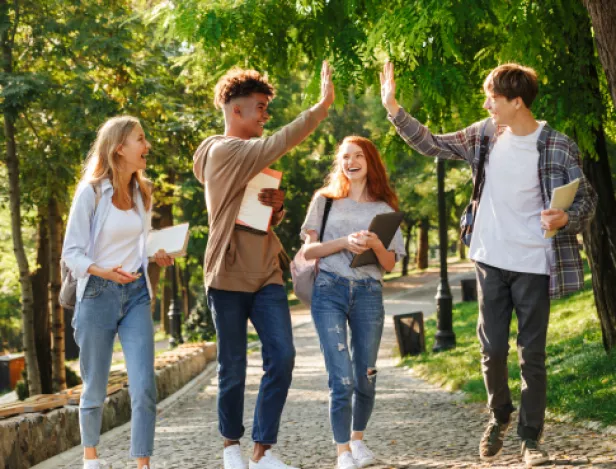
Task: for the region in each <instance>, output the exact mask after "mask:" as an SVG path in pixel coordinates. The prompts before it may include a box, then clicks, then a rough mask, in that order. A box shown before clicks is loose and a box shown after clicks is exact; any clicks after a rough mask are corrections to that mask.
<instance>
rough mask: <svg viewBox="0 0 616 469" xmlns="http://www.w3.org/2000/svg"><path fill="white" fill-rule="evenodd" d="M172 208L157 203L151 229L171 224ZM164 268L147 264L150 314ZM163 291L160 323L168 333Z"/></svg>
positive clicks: (154, 306) (154, 303)
mask: <svg viewBox="0 0 616 469" xmlns="http://www.w3.org/2000/svg"><path fill="white" fill-rule="evenodd" d="M172 208H173V207H172V206H171V205H159V206H157V207H156V209H155V210H154V211H153V216H152V228H153V229H155V230H159V229H161V228H165V227H167V226H171V225H173V213H172ZM165 270H166V269H161V268H160V267H158V265H157V264H156V262H152V263H150V265H149V266H148V276H149V278H150V284H151V285H152V306H151V308H152V314H154V310H155V308H156V298H157V296H158V286H159V284H160V276H161V272H163V274H164V271H165ZM164 275H166V274H164ZM164 293H165V292H164V291H163V292H160V299H161V301H160V324H161V326H162V327H163V330H164V331H165V333H167V334H168V333H169V327H168V326H169V320H168V319H167V318H166V314H167V310H168V308H169V305H167V309H165V307H164V303H165V301H164V300H165V295H164ZM167 298H168V297H167Z"/></svg>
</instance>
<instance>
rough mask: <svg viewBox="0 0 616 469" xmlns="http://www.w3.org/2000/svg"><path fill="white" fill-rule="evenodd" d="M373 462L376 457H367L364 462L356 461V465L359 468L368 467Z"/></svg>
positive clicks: (374, 462)
mask: <svg viewBox="0 0 616 469" xmlns="http://www.w3.org/2000/svg"><path fill="white" fill-rule="evenodd" d="M374 464H376V459H369V460H368V461H366V462H359V461H357V467H358V468H360V469H361V468H362V467H368V466H372V465H374Z"/></svg>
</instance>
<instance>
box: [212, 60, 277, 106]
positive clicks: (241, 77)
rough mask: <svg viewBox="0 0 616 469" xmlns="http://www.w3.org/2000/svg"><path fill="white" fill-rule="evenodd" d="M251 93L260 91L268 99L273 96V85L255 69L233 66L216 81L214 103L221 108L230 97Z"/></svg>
mask: <svg viewBox="0 0 616 469" xmlns="http://www.w3.org/2000/svg"><path fill="white" fill-rule="evenodd" d="M252 93H262V94H264V95H266V96H267V97H268V98H269V99H270V100H272V99H273V98H274V96H275V94H276V93H275V92H274V87H273V86H272V85H270V84H269V82H268V81H267V78H265V77H263V76H262V75H261V74H260V73H259V72H257V71H256V70H243V69H241V68H233V69H231V70H229V71H228V72H227V73H226V74H225V75H224V76H223V77H222V78H221V79H220V80H218V83H216V87H215V88H214V105H215V106H216V108H217V109H220V108H222V107H223V106H224V105H225V104H227V103H229V102H230V101H231V100H232V99H235V98H241V97H244V96H250V95H251V94H252Z"/></svg>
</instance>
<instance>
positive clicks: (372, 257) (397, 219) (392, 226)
mask: <svg viewBox="0 0 616 469" xmlns="http://www.w3.org/2000/svg"><path fill="white" fill-rule="evenodd" d="M403 217H404V213H402V212H389V213H380V214H378V215H377V216H375V217H374V218H373V219H372V221H371V222H370V227H369V228H368V231H370V232H371V233H374V234H376V235H377V236H378V237H379V239H380V240H381V242H382V243H383V246H385V248H387V247H388V246H389V245H390V244H391V240H392V239H394V236H395V234H396V231H397V230H398V228H399V227H400V223H402V218H403ZM378 263H379V261H378V259H377V257H376V254H375V253H374V251H373V250H372V249H369V250H367V251H365V252H363V253H362V254H357V255H355V256H354V257H353V260H352V261H351V267H353V268H355V267H361V266H362V265H368V264H378Z"/></svg>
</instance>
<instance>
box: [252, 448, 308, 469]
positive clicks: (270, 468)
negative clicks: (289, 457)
mask: <svg viewBox="0 0 616 469" xmlns="http://www.w3.org/2000/svg"><path fill="white" fill-rule="evenodd" d="M248 467H249V469H297V468H296V467H292V466H287V465H286V464H285V463H283V462H282V461H281V460H280V459H278V458H277V457H276V456H274V455H273V454H272V451H271V450H269V449H268V450H267V451H265V456H263V457H262V458H261V459H259V462H254V461H253V460H252V459H251V460H250V461H249V462H248Z"/></svg>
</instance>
